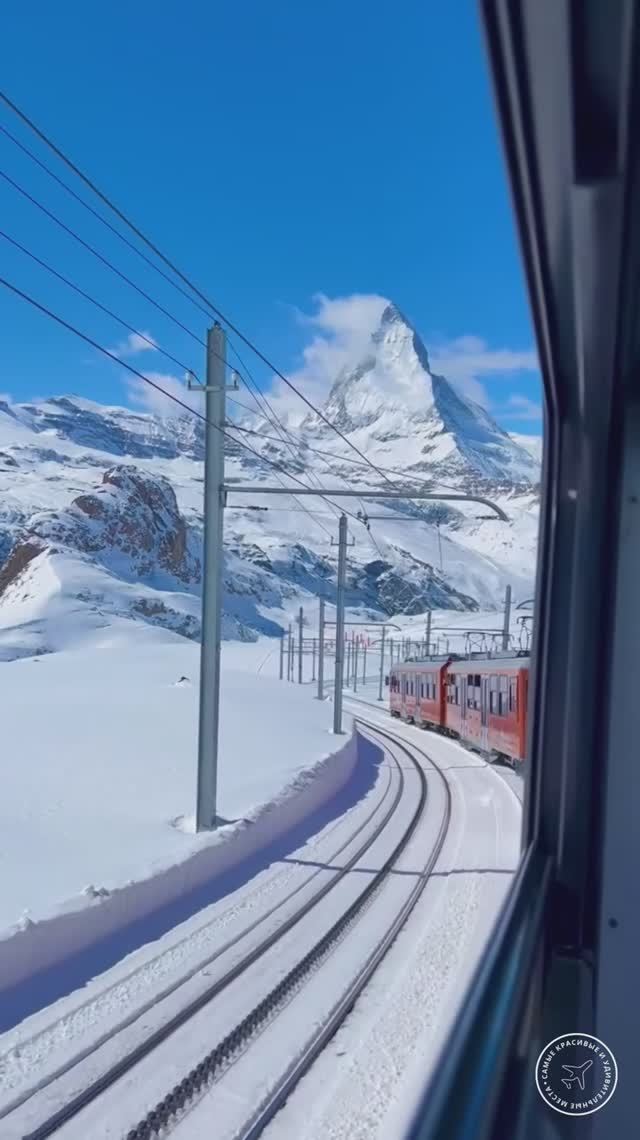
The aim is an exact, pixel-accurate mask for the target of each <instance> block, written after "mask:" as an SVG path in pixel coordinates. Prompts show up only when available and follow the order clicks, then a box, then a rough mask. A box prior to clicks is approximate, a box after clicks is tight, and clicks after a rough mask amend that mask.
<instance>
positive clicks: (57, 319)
mask: <svg viewBox="0 0 640 1140" xmlns="http://www.w3.org/2000/svg"><path fill="white" fill-rule="evenodd" d="M0 285H3V286H4V287H5V288H6V289H9V290H10V291H11V292H12V293H15V294H16V296H18V297H21V298H22V299H23V300H24V301H27V302H28V303H29V304H30V305H32V306H33V307H34V308H36V309H39V310H40V312H41V313H44V314H45V316H47V317H50V318H51V320H53V321H55V322H56V323H57V324H59V325H61V326H62V327H63V328H65V329H67V330H68V331H69V332H72V333H74V335H75V336H77V337H79V339H80V340H83V341H84V342H85V343H86V344H89V345H91V347H92V348H95V349H97V351H98V352H101V353H102V354H103V356H107V357H108V358H109V359H110V360H113V361H114V363H115V364H118V365H119V366H120V367H121V368H125V369H126V370H127V372H131V374H132V375H133V376H137V377H138V378H139V379H140V380H143V381H144V383H145V384H148V385H149V387H151V388H155V390H156V391H157V392H160V393H161V395H163V396H166V398H167V399H169V400H172V401H173V403H175V404H177V405H178V406H179V407H181V408H184V410H185V411H186V412H189V414H190V415H193V416H195V417H196V418H197V419H199V420H202V422H203V423H206V424H210V426H211V427H214V428H215V429H216V431H218V432H220V434H221V435H223V436H224V437H225V439H228V440H230V441H231V442H232V443H235V444H236V445H237V446H238V445H239V446H241V447H242V448H244V450H245V451H248V452H250V453H251V455H253V456H255V458H256V459H258V460H259V461H260V462H261V463H264V464H265V465H266V466H267V467H271V468H273V469H274V470H276V471H279V472H281V473H282V474H284V475H286V476H287V478H289V479H293V481H294V482H295V483H298V484H299V485H300V486H302V487H304V489H305V490H306V491H308V490H309V487H307V485H306V483H303V481H302V480H301V479H298V477H297V476H296V475H292V474H291V472H290V471H287V469H286V468H285V467H283V466H282V464H280V463H278V462H276V461H275V460H273V459H269V458H267V457H266V456H264V455H261V454H260V452H259V451H256V449H255V448H254V447H251V446H250V444H247V443H245V442H244V441H243V440H238V439H235V438H234V437H233V436H232V435H229V433H228V432H227V431H225V429H224V428H222V427H220V426H219V425H218V424H214V423H213V422H212V421H211V420H209V419H208V418H207V417H206V416H204V415H202V413H201V412H198V411H196V409H195V408H192V407H190V406H189V404H187V403H186V402H185V401H184V400H181V399H180V397H179V396H176V395H174V394H173V393H172V392H169V391H167V390H166V389H165V388H163V387H162V385H160V384H157V383H156V382H155V380H151V379H150V378H149V377H148V376H145V375H144V373H143V372H139V371H138V369H137V368H134V367H133V365H131V364H128V363H127V361H126V360H122V359H121V358H120V357H119V356H116V355H115V353H113V352H110V351H109V349H108V348H105V347H104V345H102V344H99V343H98V341H96V340H93V338H92V337H90V336H88V335H87V333H84V332H82V331H81V330H80V329H78V328H76V327H75V325H72V324H71V323H70V322H69V321H66V320H65V319H64V318H63V317H61V316H59V315H58V314H57V313H54V312H53V311H52V310H51V309H49V308H47V306H46V305H43V304H41V302H40V301H36V299H35V297H31V296H30V295H29V294H28V293H25V292H24V290H23V289H19V288H18V286H17V285H14V284H13V283H12V282H11V281H7V279H6V278H5V277H0ZM230 490H233V488H230ZM318 498H324V496H323V495H321V494H320V492H318ZM343 514H345V515H348V516H349V517H350V518H352V519H354V521H356V522H359V521H360V520H359V519H358V518H357V517H356V515H353V514H351V512H350V511H347V510H345V511H343Z"/></svg>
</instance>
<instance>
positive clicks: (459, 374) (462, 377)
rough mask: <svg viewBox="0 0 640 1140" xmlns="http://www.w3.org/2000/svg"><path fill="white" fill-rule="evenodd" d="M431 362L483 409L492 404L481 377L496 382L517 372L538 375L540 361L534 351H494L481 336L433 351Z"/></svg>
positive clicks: (441, 344)
mask: <svg viewBox="0 0 640 1140" xmlns="http://www.w3.org/2000/svg"><path fill="white" fill-rule="evenodd" d="M429 363H430V365H431V368H432V370H433V372H437V373H441V374H442V375H443V376H446V378H447V380H450V381H451V382H452V384H455V386H456V387H457V388H458V390H459V391H460V392H462V394H463V395H464V396H468V397H469V398H470V399H472V400H475V401H476V402H477V403H478V404H482V405H483V407H487V405H488V404H489V396H488V394H487V390H486V388H485V386H484V384H483V383H482V380H481V377H483V376H491V378H492V379H495V378H496V377H498V376H500V375H503V376H513V374H514V373H516V372H537V371H538V358H537V356H536V353H535V352H534V351H533V350H531V349H524V350H522V351H520V350H514V349H512V348H492V347H491V346H490V345H488V344H487V342H486V341H485V340H482V338H481V337H478V336H459V337H456V338H455V339H454V340H450V341H444V342H441V343H440V344H437V345H436V346H435V347H433V348H431V349H429Z"/></svg>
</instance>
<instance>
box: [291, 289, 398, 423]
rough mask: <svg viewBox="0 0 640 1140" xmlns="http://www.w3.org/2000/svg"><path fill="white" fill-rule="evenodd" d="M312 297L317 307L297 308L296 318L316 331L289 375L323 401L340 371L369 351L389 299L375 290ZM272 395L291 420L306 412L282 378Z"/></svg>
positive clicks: (293, 420)
mask: <svg viewBox="0 0 640 1140" xmlns="http://www.w3.org/2000/svg"><path fill="white" fill-rule="evenodd" d="M313 300H314V303H315V305H316V311H315V312H314V313H311V314H306V313H302V312H299V311H298V313H297V320H298V322H299V323H300V324H301V325H304V326H307V327H309V328H310V329H314V330H316V332H315V335H313V337H312V339H311V340H310V342H309V344H308V345H307V346H306V348H305V349H304V350H303V353H302V365H301V367H300V368H299V369H297V370H296V371H295V372H293V373H291V374H290V375H289V379H290V380H291V382H292V383H293V384H295V385H296V388H299V389H300V390H301V391H302V392H304V394H305V396H307V397H308V399H310V400H313V402H314V404H321V403H322V402H323V401H324V400H325V399H326V397H327V396H328V394H329V389H330V388H331V385H332V384H333V382H334V380H335V379H336V377H337V376H338V374H339V373H340V371H341V370H342V369H343V368H345V367H347V366H350V365H353V364H356V363H357V362H358V361H359V360H360V359H361V358H362V356H363V354H364V353H365V352H366V349H367V346H368V344H369V341H370V339H371V334H372V333H373V332H374V331H375V329H376V327H377V325H378V322H379V320H380V317H381V316H382V313H383V311H384V309H385V307H386V305H387V304H388V301H387V300H386V299H385V298H384V297H379V296H378V295H377V294H374V293H354V294H352V295H351V296H350V297H326V296H325V295H324V293H317V294H316V296H315V297H314V298H313ZM270 397H271V399H272V401H273V403H274V404H275V406H276V408H277V411H278V415H281V416H282V415H286V416H287V417H288V418H289V420H290V422H295V420H296V419H297V420H298V421H299V420H300V419H302V418H303V417H304V416H305V415H306V414H307V411H308V409H307V408H306V407H305V405H304V404H303V403H302V402H301V401H300V400H299V399H298V397H297V396H296V395H295V394H294V393H292V392H291V391H290V389H288V388H287V387H286V386H285V385H284V384H283V383H282V381H278V380H276V381H275V382H274V384H273V387H272V390H271V393H270Z"/></svg>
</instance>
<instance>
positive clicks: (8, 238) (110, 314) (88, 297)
mask: <svg viewBox="0 0 640 1140" xmlns="http://www.w3.org/2000/svg"><path fill="white" fill-rule="evenodd" d="M0 237H2V238H4V240H5V241H8V242H10V243H11V245H13V246H15V248H16V249H19V250H20V251H21V252H22V253H24V254H26V256H27V257H30V258H31V260H32V261H35V262H36V263H37V264H38V265H40V266H42V268H43V269H46V270H47V272H48V273H51V274H53V276H54V277H57V278H58V280H59V281H62V282H64V284H65V285H68V287H69V289H73V290H74V292H76V293H78V294H79V295H80V296H81V297H84V298H85V300H86V301H90V302H91V304H92V305H95V307H96V308H97V309H101V310H102V312H103V313H106V314H107V316H108V317H112V318H113V320H114V321H117V322H118V324H120V325H122V327H123V328H125V329H128V331H129V332H130V333H134V334H135V336H138V337H140V340H143V341H145V342H146V344H148V345H149V347H150V348H153V349H155V351H156V352H159V353H160V354H161V356H165V357H166V358H167V360H171V361H173V363H174V364H177V365H178V368H182V370H183V371H184V372H187V373H189V374H190V375H191V376H193V377H194V378H195V379H196V380H197V379H198V375H197V373H196V371H195V370H194V369H193V368H190V367H189V366H188V365H187V364H184V363H183V362H182V361H181V360H178V358H177V357H176V356H173V355H172V354H171V353H170V352H168V351H167V349H166V348H163V347H162V345H160V344H158V343H157V341H155V340H152V339H151V337H148V336H146V335H145V333H143V332H140V330H139V329H136V328H134V327H133V325H130V324H129V323H128V321H125V320H124V318H123V317H121V316H119V315H118V313H114V312H113V310H112V309H109V308H107V306H106V305H103V304H102V302H101V301H98V300H97V299H96V298H95V297H92V296H91V294H90V293H87V292H85V290H84V289H81V288H80V286H79V285H76V284H75V282H73V281H70V280H69V278H68V277H65V276H64V274H63V273H60V272H59V270H57V269H55V268H54V267H53V265H49V263H48V262H47V261H44V260H43V259H42V258H41V257H38V256H37V254H35V253H33V252H32V250H30V249H27V247H26V246H25V245H22V243H21V242H19V241H17V239H16V238H13V237H11V235H10V234H8V233H5V231H4V230H0Z"/></svg>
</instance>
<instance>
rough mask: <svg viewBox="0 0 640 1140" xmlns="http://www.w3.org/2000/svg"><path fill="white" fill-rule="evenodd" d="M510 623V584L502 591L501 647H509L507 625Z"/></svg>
mask: <svg viewBox="0 0 640 1140" xmlns="http://www.w3.org/2000/svg"><path fill="white" fill-rule="evenodd" d="M510 624H511V586H507V588H506V590H505V592H504V625H503V626H502V648H503V649H508V648H509V626H510Z"/></svg>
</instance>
